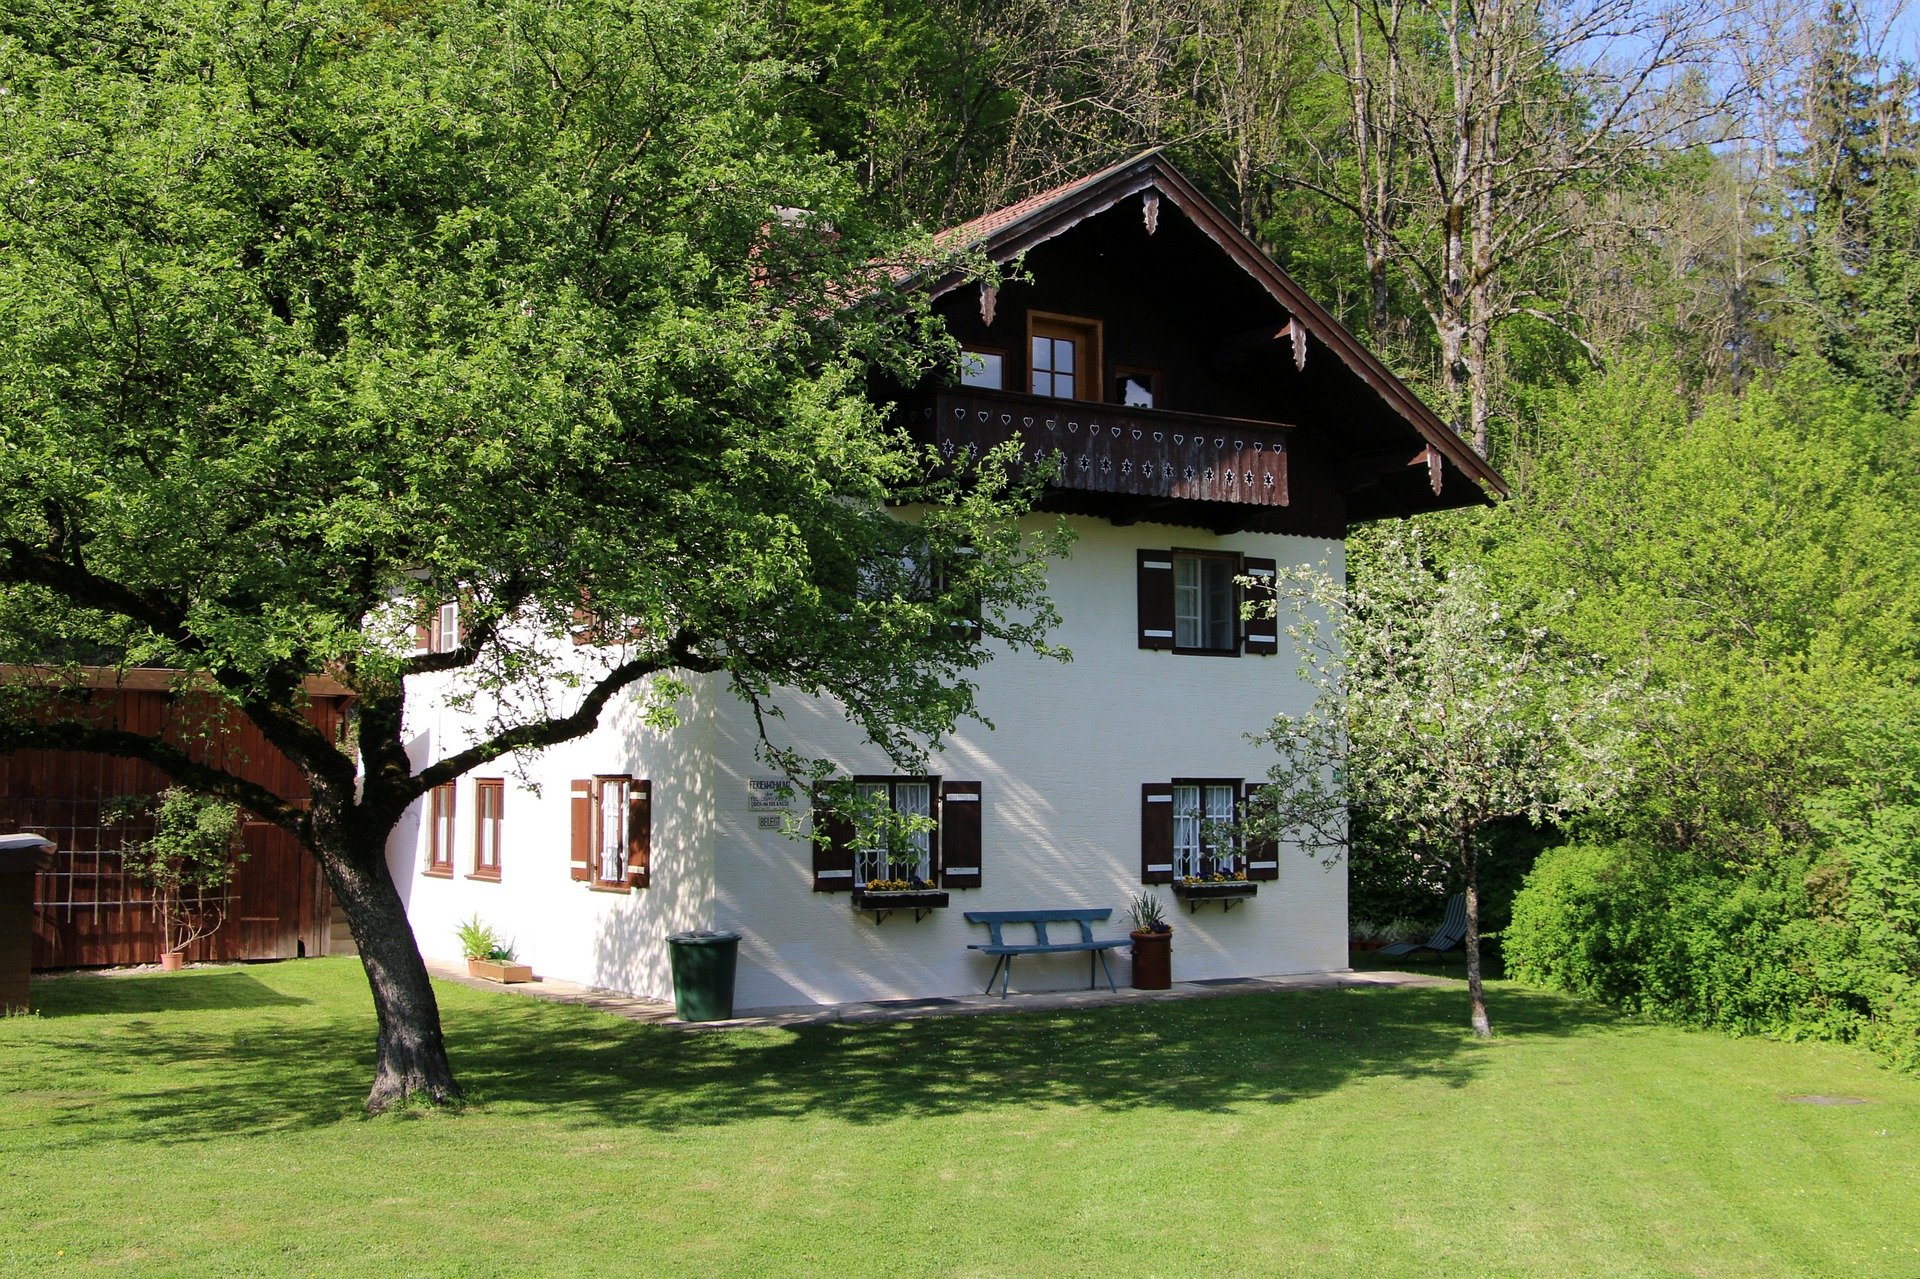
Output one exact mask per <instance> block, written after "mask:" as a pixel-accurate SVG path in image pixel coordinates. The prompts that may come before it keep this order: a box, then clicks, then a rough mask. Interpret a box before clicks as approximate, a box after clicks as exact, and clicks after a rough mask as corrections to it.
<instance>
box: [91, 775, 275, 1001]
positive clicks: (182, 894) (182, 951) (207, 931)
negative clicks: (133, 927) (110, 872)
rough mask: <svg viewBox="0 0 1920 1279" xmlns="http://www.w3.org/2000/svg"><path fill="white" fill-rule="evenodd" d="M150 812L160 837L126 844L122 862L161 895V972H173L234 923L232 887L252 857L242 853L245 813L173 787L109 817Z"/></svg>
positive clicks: (157, 904) (132, 800) (124, 804)
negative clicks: (192, 950)
mask: <svg viewBox="0 0 1920 1279" xmlns="http://www.w3.org/2000/svg"><path fill="white" fill-rule="evenodd" d="M149 814H151V816H152V820H153V834H152V835H151V836H149V837H148V838H146V839H142V840H135V841H132V842H130V843H126V844H123V845H122V847H121V850H120V865H121V867H122V869H124V870H125V871H126V873H127V874H128V875H129V876H131V877H132V878H133V879H134V880H136V881H137V882H139V883H143V884H145V885H146V886H147V889H148V891H149V892H151V893H152V895H153V915H154V919H155V920H156V921H157V922H158V923H159V925H160V956H159V958H160V967H161V968H163V969H166V970H167V971H169V972H172V971H174V970H177V969H179V968H181V967H183V966H185V964H186V960H187V955H186V952H187V947H189V946H191V945H193V943H195V942H197V941H200V940H201V939H202V938H206V937H211V936H212V935H213V934H214V932H215V931H217V930H218V929H219V927H220V925H221V924H223V923H225V922H226V918H227V907H228V905H229V904H230V903H231V901H232V900H233V899H232V897H231V895H230V894H229V893H228V892H227V889H228V887H229V886H230V885H231V884H232V883H233V877H234V874H235V873H236V871H237V870H238V869H239V865H240V863H241V862H242V861H243V860H245V856H246V855H245V854H244V853H242V852H241V851H240V850H239V842H240V841H239V835H240V809H239V807H238V806H237V805H235V804H231V803H228V802H227V801H226V800H221V799H212V798H209V797H208V796H205V795H198V794H195V793H194V792H192V791H189V790H184V789H181V788H180V787H169V788H168V789H166V790H163V791H161V792H160V793H159V794H158V795H155V796H151V797H148V796H124V797H122V798H121V799H119V800H116V801H114V802H113V804H111V805H110V806H109V810H108V820H109V821H113V822H131V821H134V820H138V819H141V818H144V817H146V816H148V815H149Z"/></svg>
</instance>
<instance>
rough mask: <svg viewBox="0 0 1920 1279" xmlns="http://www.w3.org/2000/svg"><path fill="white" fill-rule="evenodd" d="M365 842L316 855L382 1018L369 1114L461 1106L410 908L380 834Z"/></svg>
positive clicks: (323, 845) (326, 847) (324, 847)
mask: <svg viewBox="0 0 1920 1279" xmlns="http://www.w3.org/2000/svg"><path fill="white" fill-rule="evenodd" d="M358 842H360V843H363V844H365V845H366V846H364V847H355V846H353V845H352V844H349V843H347V842H346V841H345V840H343V841H342V842H341V843H340V844H339V845H338V846H334V845H333V844H332V843H331V841H321V842H320V846H319V847H316V849H315V851H316V852H317V853H318V854H319V856H320V864H321V865H322V866H323V867H324V868H325V869H326V872H327V882H328V884H330V885H331V886H332V888H333V895H334V900H335V901H336V902H338V903H339V905H340V906H341V908H342V909H343V910H345V911H346V915H347V925H348V927H350V928H351V929H352V930H353V940H354V942H355V944H356V945H358V946H359V947H360V961H361V963H362V964H364V965H365V967H366V970H367V985H368V986H369V987H371V988H372V990H373V1007H374V1012H375V1013H376V1014H377V1015H378V1017H379V1019H380V1037H379V1044H378V1048H377V1051H376V1053H375V1057H374V1065H373V1091H372V1092H370V1093H369V1094H367V1110H368V1111H369V1112H370V1113H375V1114H377V1113H379V1112H380V1111H382V1110H385V1109H387V1108H388V1107H389V1106H392V1105H395V1104H397V1103H400V1102H407V1101H426V1102H430V1103H433V1104H442V1103H446V1102H452V1101H457V1100H459V1098H460V1086H459V1085H458V1084H457V1083H455V1082H454V1079H453V1067H452V1066H451V1065H450V1064H448V1062H447V1044H446V1040H445V1038H444V1037H443V1036H442V1034H441V1032H440V1005H439V1003H438V1002H437V1001H436V1000H435V999H434V997H433V985H432V983H431V982H430V981H429V980H428V978H427V965H426V962H425V961H424V960H422V959H421V958H420V947H419V945H418V944H417V943H415V941H414V939H413V928H412V925H410V924H409V923H408V922H407V910H406V907H405V905H403V904H402V903H401V901H400V893H399V890H398V889H396V888H395V887H394V883H393V876H392V875H391V874H389V873H388V871H387V858H386V850H385V848H384V847H383V841H382V840H380V839H379V838H378V837H377V836H375V837H369V838H366V839H363V840H361V841H358Z"/></svg>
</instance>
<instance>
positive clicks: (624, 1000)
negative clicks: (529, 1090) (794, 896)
mask: <svg viewBox="0 0 1920 1279" xmlns="http://www.w3.org/2000/svg"><path fill="white" fill-rule="evenodd" d="M427 968H428V970H429V971H430V972H432V973H433V975H434V976H435V977H438V978H440V979H441V980H442V981H450V982H457V983H458V984H460V985H462V986H472V987H474V988H475V989H476V990H490V991H494V992H500V991H507V992H510V993H512V994H516V995H528V996H531V997H532V998H534V999H547V1000H552V1001H553V1002H554V1003H559V1004H577V1005H579V1006H581V1007H584V1008H595V1009H598V1010H600V1011H601V1012H606V1013H612V1014H613V1015H614V1016H616V1017H625V1018H626V1019H627V1020H628V1021H644V1022H651V1023H654V1024H656V1025H661V1026H670V1027H673V1028H674V1029H676V1030H736V1029H740V1028H743V1027H750V1026H819V1025H824V1024H826V1023H828V1022H862V1021H910V1020H915V1019H918V1018H921V1017H974V1016H981V1015H984V1014H990V1013H1009V1012H1032V1011H1039V1010H1050V1009H1056V1008H1099V1007H1103V1006H1105V1005H1108V1004H1152V1003H1165V1002H1166V1001H1168V1000H1171V999H1210V998H1215V997H1218V996H1221V995H1246V994H1252V993H1254V992H1256V991H1262V990H1324V989H1328V988H1332V987H1339V986H1445V985H1449V984H1451V983H1450V982H1448V980H1447V979H1445V978H1442V977H1434V976H1431V975H1429V974H1425V973H1402V972H1383V971H1382V972H1344V973H1304V974H1300V975H1295V976H1276V977H1223V978H1217V979H1214V980H1211V981H1177V982H1175V983H1174V984H1173V989H1171V990H1134V989H1133V988H1131V987H1128V986H1122V987H1121V988H1120V989H1119V990H1117V991H1110V990H1107V989H1105V988H1104V987H1103V988H1101V989H1099V990H1041V991H1032V992H1022V993H1021V994H1018V995H1009V996H1008V997H1007V998H1005V999H1002V998H1000V996H998V995H946V996H941V997H939V998H936V999H876V1000H871V1001H867V1002H864V1003H853V1004H803V1005H799V1006H797V1007H790V1008H743V1009H740V1010H739V1013H740V1015H739V1016H737V1017H734V1018H732V1019H731V1020H728V1021H705V1022H685V1021H681V1020H680V1019H679V1018H678V1017H676V1016H674V1013H673V1005H672V1004H663V1003H659V1002H657V1001H655V1000H651V999H636V998H634V997H633V996H631V995H622V994H619V993H617V992H615V991H611V990H600V989H597V988H595V987H592V986H580V985H576V984H574V983H573V982H570V981H557V980H552V979H548V978H536V979H534V980H533V981H531V982H527V983H524V984H515V985H512V986H502V985H500V984H499V983H497V982H491V981H481V980H479V979H478V978H474V977H469V976H467V971H466V969H465V968H464V967H460V966H456V965H454V964H449V963H444V962H441V961H438V960H431V959H430V960H428V961H427Z"/></svg>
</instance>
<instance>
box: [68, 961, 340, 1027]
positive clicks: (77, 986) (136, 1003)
mask: <svg viewBox="0 0 1920 1279" xmlns="http://www.w3.org/2000/svg"><path fill="white" fill-rule="evenodd" d="M306 1002H307V1001H306V1000H304V999H301V998H299V997H297V996H294V995H288V994H283V993H282V992H280V991H277V990H275V989H273V987H271V986H268V985H266V984H264V983H262V982H260V981H257V980H256V979H254V978H253V977H251V976H249V975H248V974H247V973H245V972H240V971H237V970H235V969H232V968H221V969H215V970H213V971H210V972H193V971H191V970H189V971H185V972H179V973H167V974H164V975H163V974H159V973H154V974H142V975H141V976H138V977H129V976H119V977H108V976H104V975H102V974H100V973H62V974H61V975H59V976H57V977H50V978H49V977H35V978H34V980H33V1009H34V1011H35V1012H37V1013H39V1014H40V1015H41V1016H42V1017H97V1016H102V1015H116V1014H124V1013H180V1012H209V1011H215V1010H231V1009H241V1008H292V1007H298V1006H299V1005H301V1004H305V1003H306Z"/></svg>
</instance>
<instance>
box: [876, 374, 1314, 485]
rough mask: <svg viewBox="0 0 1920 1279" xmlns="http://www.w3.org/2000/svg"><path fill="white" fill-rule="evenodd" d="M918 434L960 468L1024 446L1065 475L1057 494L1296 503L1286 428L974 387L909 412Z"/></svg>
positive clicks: (917, 404)
mask: <svg viewBox="0 0 1920 1279" xmlns="http://www.w3.org/2000/svg"><path fill="white" fill-rule="evenodd" d="M905 411H906V412H907V413H908V414H909V421H910V424H911V429H912V432H913V434H914V436H915V437H916V438H917V439H920V440H922V441H924V442H927V443H931V444H932V445H933V446H934V447H935V448H936V449H938V450H939V451H940V454H941V456H943V457H945V458H947V459H948V460H949V461H952V462H956V463H958V462H960V461H962V460H963V459H965V458H966V457H969V456H972V457H978V456H980V455H981V454H982V453H984V452H986V451H987V450H990V449H994V448H998V447H999V446H1001V445H1003V444H1005V443H1006V442H1007V441H1009V440H1014V439H1017V440H1019V441H1020V450H1021V456H1022V459H1023V460H1024V461H1025V462H1027V463H1028V464H1029V465H1045V464H1046V463H1048V462H1049V461H1050V460H1054V461H1055V465H1056V466H1057V467H1058V470H1057V472H1056V474H1055V475H1054V477H1053V480H1052V483H1053V485H1054V486H1055V487H1057V488H1063V489H1081V490H1085V491H1088V492H1094V493H1124V494H1130V495H1133V496H1136V497H1143V498H1174V499H1184V500H1188V501H1196V502H1235V503H1240V504H1242V505H1252V506H1285V505H1286V504H1287V432H1288V431H1289V430H1290V429H1291V428H1290V427H1288V426H1286V425H1284V424H1282V423H1279V422H1250V421H1247V420H1245V419H1242V418H1230V417H1209V416H1206V415H1204V414H1199V413H1176V412H1172V411H1169V410H1166V409H1136V408H1124V407H1122V406H1120V405H1118V404H1094V403H1091V402H1089V401H1086V400H1056V399H1049V398H1047V397H1045V396H1038V395H1015V394H1012V393H1010V392H1006V391H982V390H977V389H975V388H972V387H964V388H959V389H955V390H946V391H937V392H934V393H932V394H931V395H928V396H926V397H924V398H921V399H918V400H914V401H909V403H908V404H907V405H906V406H905Z"/></svg>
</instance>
